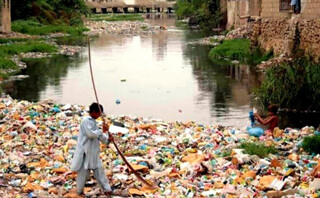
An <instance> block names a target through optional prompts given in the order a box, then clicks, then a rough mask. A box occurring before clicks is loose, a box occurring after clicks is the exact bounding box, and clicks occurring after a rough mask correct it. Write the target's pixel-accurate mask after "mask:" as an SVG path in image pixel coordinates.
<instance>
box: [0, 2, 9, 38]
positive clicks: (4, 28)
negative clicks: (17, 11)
mask: <svg viewBox="0 0 320 198" xmlns="http://www.w3.org/2000/svg"><path fill="white" fill-rule="evenodd" d="M10 9H11V1H10V0H4V1H2V6H0V32H1V33H8V32H11V13H10Z"/></svg>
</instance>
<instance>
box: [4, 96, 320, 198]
mask: <svg viewBox="0 0 320 198" xmlns="http://www.w3.org/2000/svg"><path fill="white" fill-rule="evenodd" d="M87 114H88V113H87V107H83V106H79V105H70V104H67V105H59V104H56V103H55V102H53V101H43V102H38V103H32V102H28V101H18V100H13V99H11V98H10V97H2V98H1V99H0V140H1V141H0V197H15V198H17V197H65V198H74V197H78V196H77V194H76V190H75V189H76V180H75V179H76V173H74V172H71V171H70V168H69V167H70V162H71V159H72V157H73V154H74V151H75V146H76V144H77V134H78V131H79V125H80V123H81V119H82V117H83V116H85V115H87ZM108 119H109V120H111V121H112V122H113V123H122V124H123V125H124V127H125V128H126V130H122V129H123V128H119V130H115V131H113V132H112V133H113V134H114V137H115V139H116V142H117V144H118V146H119V147H120V149H121V150H122V151H123V152H124V155H125V156H126V159H127V160H128V161H129V162H130V164H131V165H132V166H133V167H134V169H135V170H136V171H138V172H139V173H140V174H141V175H142V176H143V177H144V178H145V179H146V180H147V181H149V182H151V183H153V185H154V186H156V188H155V189H151V188H148V187H147V186H144V185H142V183H141V182H140V181H139V180H137V179H136V178H135V176H134V175H133V174H132V173H131V172H130V171H129V170H128V168H127V167H126V165H125V164H124V162H123V161H122V159H121V158H120V157H119V156H118V155H117V153H116V151H115V149H114V148H113V146H112V145H109V147H108V146H106V145H101V151H102V152H101V155H100V157H101V159H102V162H103V166H104V167H105V169H106V172H107V173H106V174H107V175H108V176H109V178H110V183H111V185H112V186H113V188H114V189H116V190H120V191H122V192H126V193H127V194H128V196H140V197H154V198H165V197H242V198H244V197H263V196H268V197H280V196H283V195H286V196H291V197H304V196H313V197H317V196H318V195H319V193H320V191H319V189H320V179H318V178H314V177H313V176H315V175H317V171H318V169H320V166H317V164H318V160H319V159H320V156H319V155H308V154H306V153H304V152H302V151H301V149H300V147H299V145H301V141H302V138H303V137H305V136H309V135H313V132H314V129H313V128H311V127H305V128H303V129H301V130H296V129H290V128H287V129H285V130H280V129H277V131H276V132H275V134H274V135H275V137H274V138H272V137H266V136H261V137H260V138H256V137H250V136H249V135H248V133H246V130H245V129H236V128H229V127H223V126H215V125H208V126H204V125H202V124H198V123H195V122H191V121H190V122H185V123H183V122H178V121H176V122H164V121H162V120H156V119H143V118H139V117H128V116H118V117H114V116H109V117H108ZM97 121H98V123H100V124H101V119H98V120H97ZM248 141H251V142H259V141H260V142H261V141H262V142H264V143H265V144H266V145H273V146H275V147H276V148H277V149H278V151H279V152H278V153H277V154H269V155H268V156H267V157H264V158H261V157H258V156H257V155H249V154H246V152H245V150H243V149H240V148H239V144H241V143H242V142H248ZM314 167H316V171H314ZM85 194H86V195H90V196H91V197H103V196H102V194H101V190H100V187H99V185H98V184H97V182H96V181H95V180H94V179H93V177H92V176H91V177H90V178H89V180H88V182H87V183H86V187H85ZM128 196H127V197H128Z"/></svg>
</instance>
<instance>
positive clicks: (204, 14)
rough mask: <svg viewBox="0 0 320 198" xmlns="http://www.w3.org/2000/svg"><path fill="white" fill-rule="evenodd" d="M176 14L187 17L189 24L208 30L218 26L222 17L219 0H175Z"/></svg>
mask: <svg viewBox="0 0 320 198" xmlns="http://www.w3.org/2000/svg"><path fill="white" fill-rule="evenodd" d="M176 14H177V16H178V17H179V18H189V25H193V26H194V25H199V26H200V27H201V28H202V29H204V30H210V31H211V30H212V29H213V28H219V27H220V26H221V23H222V19H223V17H222V13H221V12H220V0H177V5H176Z"/></svg>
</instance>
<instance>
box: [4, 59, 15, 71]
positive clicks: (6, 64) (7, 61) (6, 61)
mask: <svg viewBox="0 0 320 198" xmlns="http://www.w3.org/2000/svg"><path fill="white" fill-rule="evenodd" d="M0 69H14V70H16V69H19V67H18V66H17V65H16V64H15V63H14V62H13V61H12V60H10V59H7V58H0Z"/></svg>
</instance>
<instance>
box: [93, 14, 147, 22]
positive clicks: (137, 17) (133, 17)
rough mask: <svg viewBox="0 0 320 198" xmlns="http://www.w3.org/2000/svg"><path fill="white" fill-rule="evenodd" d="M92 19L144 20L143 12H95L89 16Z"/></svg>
mask: <svg viewBox="0 0 320 198" xmlns="http://www.w3.org/2000/svg"><path fill="white" fill-rule="evenodd" d="M89 19H90V20H92V21H143V20H144V19H143V17H142V15H141V14H95V15H91V17H89Z"/></svg>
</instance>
